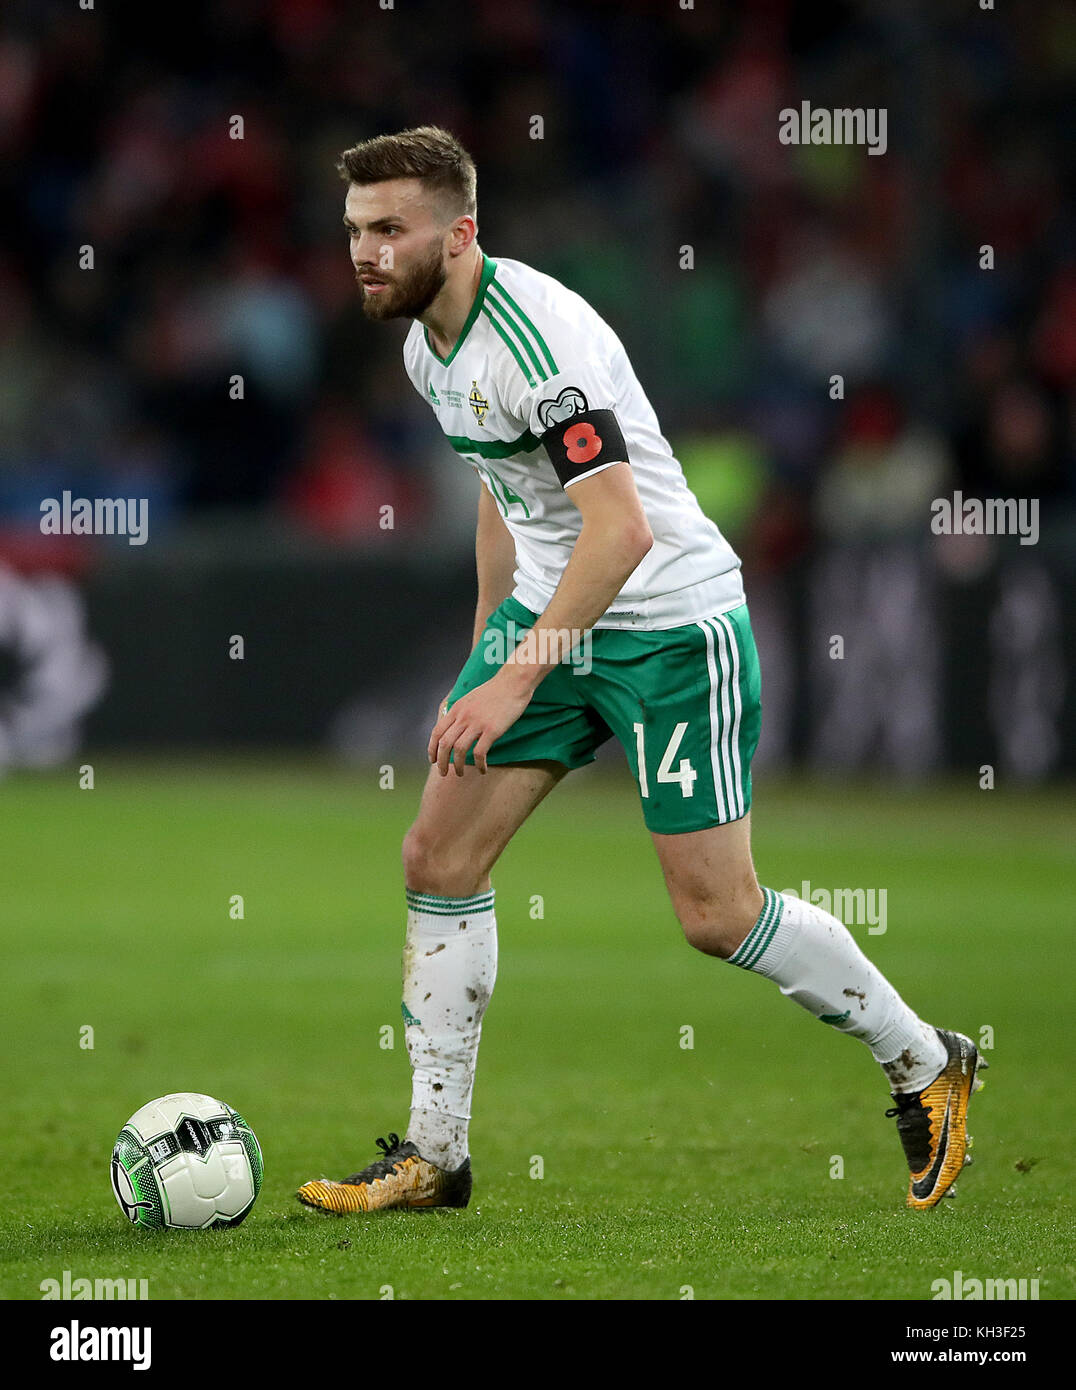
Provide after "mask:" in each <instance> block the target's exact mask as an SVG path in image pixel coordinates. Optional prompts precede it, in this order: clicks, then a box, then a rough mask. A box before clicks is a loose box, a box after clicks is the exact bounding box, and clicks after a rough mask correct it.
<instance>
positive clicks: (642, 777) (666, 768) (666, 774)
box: [632, 720, 699, 797]
mask: <svg viewBox="0 0 1076 1390" xmlns="http://www.w3.org/2000/svg"><path fill="white" fill-rule="evenodd" d="M632 728H633V729H634V730H635V751H636V755H637V759H638V763H639V795H640V796H647V797H648V796H649V795H650V786H649V783H648V782H647V780H646V742H645V739H644V736H643V726H642V725H641V724H633V725H632ZM686 733H687V721H686V720H684V721H683V722H682V723H680V724H677V726H676V728H675V729H673V731H672V737H671V738H670V739H669V742H668V743H667V744H666V745H665V752H664V753H663V754H662V755H661V762H660V763H659V764H658V781H659V782H679V783H680V794H681V796H685V797H687V796H694V795H695V779H696V778H697V777H698V775H699V774H698V773H697V772H696V771H695V769H694V768H693V767H692V766H691V762H690V760H689V759H687V758H681V759H680V766H679V768H678V769H677V770H676V771H675V772H674V771H673V770H672V765H673V759H674V758H675V757H676V754H677V751H678V750H679V747H680V743H681V741H682V739H683V737H684V735H685V734H686Z"/></svg>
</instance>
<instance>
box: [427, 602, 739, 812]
mask: <svg viewBox="0 0 1076 1390" xmlns="http://www.w3.org/2000/svg"><path fill="white" fill-rule="evenodd" d="M536 619H537V614H535V613H532V612H531V610H530V609H529V608H525V607H524V606H523V604H521V603H519V602H518V601H517V600H516V599H514V598H506V599H505V600H504V602H503V603H502V604H501V605H500V607H499V608H496V609H495V610H494V611H493V612H492V613H491V614H490V616H489V620H488V622H487V623H486V626H485V629H484V631H483V633H482V636H481V638H480V639H479V641H478V643H477V645H476V646H475V649H474V651H473V652H472V653H471V655H470V656H469V657H468V659H467V662H466V663H465V665H464V667H463V670H462V671H461V672H460V674H459V677H458V679H457V680H456V684H455V685H454V686H453V687H452V691H451V693H450V694H449V696H448V700H447V702H446V703H447V704H448V705H449V706H451V705H453V704H454V703H455V701H456V700H458V699H459V698H460V697H461V696H462V695H466V694H467V692H468V691H471V690H474V689H475V687H476V686H479V685H483V684H484V683H485V682H486V681H488V680H489V679H490V678H491V676H493V675H494V674H495V672H496V671H497V669H498V668H499V667H500V665H501V664H502V663H503V662H504V660H505V658H506V657H507V656H508V655H510V654H511V652H512V651H513V650H514V649H515V647H516V646H517V644H518V643H519V642H520V641H521V640H522V638H523V636H524V634H525V633H526V631H527V630H528V629H529V628H531V627H532V626H533V625H534V623H535V621H536ZM760 688H761V681H760V676H759V665H758V653H757V651H756V650H755V639H754V637H753V635H752V633H751V621H750V618H749V616H748V612H747V605H746V604H741V605H740V607H739V608H734V609H732V610H731V611H730V612H728V613H719V614H717V615H715V616H714V617H712V618H704V619H702V620H701V621H699V622H696V623H685V624H684V625H683V626H682V627H674V628H668V629H666V630H664V631H660V632H653V631H639V630H625V629H620V628H592V629H591V630H590V632H589V633H588V634H587V637H586V639H585V641H584V642H583V643H582V644H581V645H580V646H579V647H578V648H577V649H576V652H575V653H574V654H573V656H572V658H571V659H570V660H569V661H564V662H561V664H560V665H558V666H555V667H554V668H553V669H552V670H551V671H550V672H549V674H548V675H547V676H545V677H544V679H543V680H542V681H541V683H540V684H539V686H538V688H537V689H536V690H535V692H534V695H533V697H532V698H531V702H530V704H529V705H528V706H527V708H526V709H525V710H524V711H523V713H522V714H521V715H520V717H519V718H518V719H517V720H516V722H515V723H514V724H513V725H512V727H511V728H510V729H508V730H507V731H506V732H505V733H503V734H502V735H501V737H500V738H499V739H497V741H496V742H495V743H494V744H493V745H492V746H491V748H490V750H489V753H488V755H487V762H488V763H490V764H491V765H493V764H496V763H525V762H535V761H538V760H541V759H547V758H548V759H554V760H555V761H557V762H561V763H565V764H566V765H567V766H568V767H570V768H575V767H582V766H583V765H584V764H586V763H591V762H593V761H594V756H595V753H596V751H597V749H598V748H599V747H600V746H601V745H602V744H603V743H604V742H605V741H606V740H607V739H609V738H612V737H615V738H616V739H618V740H619V742H620V744H621V746H622V747H623V749H624V752H625V753H626V754H627V757H628V763H629V765H630V766H631V770H632V773H633V774H634V776H635V780H636V782H637V783H638V786H639V797H640V799H641V801H642V806H643V819H644V820H645V821H646V825H647V828H648V829H650V830H654V831H657V832H658V833H659V834H662V835H675V834H682V833H683V832H685V831H689V830H705V829H707V828H708V827H709V826H711V825H724V824H725V823H726V822H728V821H734V820H739V819H740V818H741V817H742V816H745V815H746V814H747V812H748V811H749V810H750V808H751V759H752V758H753V757H754V754H755V749H756V747H757V746H758V736H759V729H760V728H761V724H762V708H761V704H760V698H759V697H760ZM467 762H469V763H473V762H474V755H473V752H468V754H467Z"/></svg>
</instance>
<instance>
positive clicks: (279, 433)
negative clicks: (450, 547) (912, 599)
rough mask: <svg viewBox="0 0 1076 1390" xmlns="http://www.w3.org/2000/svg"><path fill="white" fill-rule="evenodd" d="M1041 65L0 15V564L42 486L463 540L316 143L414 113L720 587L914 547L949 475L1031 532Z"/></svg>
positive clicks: (1049, 416) (421, 11) (760, 37)
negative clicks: (761, 572) (643, 415)
mask: <svg viewBox="0 0 1076 1390" xmlns="http://www.w3.org/2000/svg"><path fill="white" fill-rule="evenodd" d="M386 5H387V6H388V7H387V8H386V7H384V6H386ZM1074 75H1076V12H1074V11H1073V9H1072V8H1071V7H1070V6H1068V5H1066V4H1064V3H1063V0H1032V2H1031V3H1020V2H1019V0H1017V3H1011V4H1006V5H1005V6H1003V7H1002V6H999V7H998V8H997V9H996V10H994V11H990V10H985V11H984V10H981V9H980V8H979V7H978V6H977V5H975V4H966V3H959V4H957V3H951V2H950V0H935V3H931V4H926V3H923V4H907V3H903V0H902V2H901V3H898V0H893V2H892V3H888V2H879V3H872V4H866V3H835V2H834V0H757V3H756V2H753V3H751V4H750V5H748V4H744V5H743V6H740V7H730V6H727V5H713V4H708V3H703V0H699V3H698V4H697V5H695V6H694V7H691V8H684V7H683V5H682V4H679V3H678V0H635V3H633V0H617V3H612V0H609V3H598V2H597V0H589V3H584V2H583V0H565V2H564V3H556V2H554V0H544V2H543V0H535V2H534V3H530V2H529V0H528V3H523V0H468V2H467V3H464V4H455V5H449V4H445V3H444V0H394V3H389V0H380V3H379V0H362V3H345V2H344V0H214V3H204V2H203V0H196V2H194V3H186V4H184V5H182V6H168V5H153V6H150V5H146V4H144V3H142V4H138V5H136V4H128V3H116V4H110V5H108V6H104V5H101V6H99V7H97V9H95V10H87V11H83V10H80V9H79V8H78V7H77V6H76V5H74V4H72V3H70V0H6V3H5V6H4V11H3V14H2V16H0V198H2V226H3V237H2V244H3V249H2V252H0V559H2V558H4V556H5V554H7V555H8V556H9V557H10V555H11V553H12V551H13V549H14V548H16V547H17V546H18V544H19V543H20V541H19V538H20V537H21V536H25V534H26V532H27V530H36V528H37V521H38V517H39V508H40V502H41V499H42V498H43V497H50V496H59V494H60V492H61V491H62V490H64V489H71V490H72V491H73V492H74V493H75V494H76V495H85V496H99V497H119V496H138V497H146V498H148V499H149V500H150V507H151V514H152V516H153V518H154V524H155V534H156V535H158V536H159V535H160V533H161V528H162V526H171V527H173V528H176V529H181V528H182V527H183V526H184V524H186V523H187V522H189V521H191V520H192V519H198V518H200V517H201V518H203V519H204V518H205V517H207V516H211V515H214V514H219V512H220V509H222V508H223V509H228V510H227V515H229V516H234V515H235V513H236V512H240V513H242V514H243V515H249V516H266V517H270V518H273V519H274V522H276V523H278V524H279V523H283V524H285V525H290V526H293V527H294V528H295V529H296V530H297V531H299V532H303V533H307V534H310V535H313V536H316V537H322V538H325V539H326V540H332V541H336V542H340V543H345V544H353V545H358V546H365V545H367V544H369V545H373V544H378V545H381V544H385V543H391V540H390V541H388V542H387V541H386V536H385V533H384V532H383V531H381V530H380V528H379V518H380V515H381V514H380V511H379V509H380V508H381V507H382V506H383V505H384V504H386V503H389V504H391V505H392V506H394V508H395V509H396V518H397V529H396V533H395V535H396V538H397V539H399V538H400V537H402V536H406V535H408V534H410V535H411V536H413V535H414V534H415V527H421V528H422V530H423V533H424V534H430V533H431V532H432V531H433V530H435V529H437V528H436V526H434V524H433V523H435V522H438V521H439V520H440V519H441V518H442V517H443V516H445V515H450V516H452V517H455V518H457V521H458V525H457V524H456V522H453V526H451V527H449V532H450V534H451V535H452V536H457V537H458V540H459V543H460V544H461V545H463V544H465V543H466V539H467V535H466V525H465V520H466V519H465V518H464V517H463V515H462V513H455V512H452V511H451V508H446V506H445V499H446V497H450V496H451V495H454V494H455V493H456V492H457V491H461V490H460V489H457V487H456V483H457V482H459V481H460V480H461V475H460V474H459V472H458V470H459V469H460V468H461V467H465V465H462V464H461V463H460V461H459V460H458V459H456V458H455V456H454V455H452V453H451V451H450V450H448V449H447V447H446V446H445V445H444V444H443V443H442V441H441V440H440V438H439V436H438V434H437V432H436V429H435V427H434V423H433V419H432V414H431V412H430V411H429V410H428V408H427V407H426V406H425V404H424V403H423V402H421V401H419V400H418V398H417V397H416V396H415V394H414V392H413V391H412V389H411V387H410V385H409V383H408V382H407V380H406V377H405V375H404V372H403V368H402V364H401V361H400V346H401V343H402V339H403V335H404V332H405V331H406V325H394V326H393V327H392V328H390V329H386V328H385V327H383V326H379V325H371V324H367V323H366V321H365V320H364V318H363V316H362V313H361V311H360V310H359V308H358V302H357V295H356V290H355V286H354V283H353V280H352V275H351V268H350V265H349V262H348V255H347V242H346V238H345V236H344V234H343V232H342V229H341V225H340V218H341V212H342V199H343V193H344V186H343V184H342V183H341V182H340V180H339V176H338V174H337V173H336V170H335V162H336V158H337V156H338V154H339V152H340V151H341V150H342V149H344V148H346V147H347V146H348V145H351V144H353V143H355V142H356V141H358V140H360V139H363V138H366V137H368V136H370V135H373V134H376V133H379V132H382V131H389V130H396V129H401V128H404V127H406V126H411V125H418V124H425V123H437V124H441V125H444V126H446V127H448V128H449V129H451V130H452V131H454V132H455V133H456V134H457V135H458V136H459V137H460V139H461V140H462V141H463V143H464V144H465V145H466V146H467V147H468V148H469V149H470V151H471V152H472V154H473V155H474V157H475V159H476V162H477V165H478V171H479V181H478V190H479V221H480V241H481V243H482V245H483V247H484V249H485V250H486V251H487V252H488V253H489V254H491V255H493V256H497V255H502V256H506V257H513V258H516V259H520V260H523V261H526V262H528V263H529V264H531V265H533V266H535V267H537V268H539V269H542V270H545V271H548V272H549V273H551V274H553V275H555V276H557V277H559V278H561V279H562V280H563V281H565V283H567V284H568V285H569V286H571V287H572V288H574V289H577V290H578V291H580V292H581V293H582V294H583V295H584V296H586V297H587V298H588V299H589V300H590V301H591V302H592V303H593V304H594V305H595V307H596V308H597V309H598V310H599V311H600V312H601V313H602V314H603V315H604V316H605V317H606V318H607V319H608V320H609V322H610V323H611V324H612V325H613V327H614V328H615V329H616V330H617V332H618V333H619V334H620V336H621V338H622V339H623V341H624V343H625V345H626V347H627V349H628V352H629V355H630V356H631V358H632V360H633V363H634V365H635V367H636V370H637V372H638V374H639V376H640V379H641V380H642V382H643V385H644V387H645V389H646V390H647V392H648V394H649V396H650V398H651V400H652V402H653V403H654V405H655V407H656V409H657V411H658V415H659V418H660V419H661V422H662V426H663V429H664V432H665V434H666V435H667V436H668V437H669V438H670V440H671V441H672V442H673V444H674V446H675V448H676V450H677V452H678V455H679V456H680V458H681V460H682V462H683V464H684V468H685V471H686V473H687V475H688V478H689V481H690V482H691V484H692V486H693V487H694V488H695V490H696V492H697V493H698V495H699V497H700V500H701V501H702V503H703V505H704V507H705V508H706V509H707V511H709V512H710V514H711V515H713V516H714V518H715V519H716V520H717V521H718V522H719V524H721V525H722V527H723V528H724V529H725V530H726V532H727V533H728V534H729V535H730V537H731V538H732V539H733V541H734V543H736V544H737V545H738V547H739V548H740V550H741V552H742V553H744V554H745V555H749V556H750V557H751V559H752V560H753V562H754V563H755V564H756V565H758V566H760V567H769V568H771V569H780V568H781V567H783V566H785V565H786V564H788V563H791V562H793V561H794V560H795V559H796V558H797V557H798V556H800V555H802V554H803V553H805V551H806V550H807V549H808V548H809V547H810V546H811V545H812V543H813V542H815V541H816V540H818V539H823V540H824V539H826V538H841V539H844V538H854V539H866V540H872V539H875V538H879V537H880V538H886V537H896V536H901V535H912V534H916V535H925V533H926V525H925V521H924V518H925V517H926V515H927V511H928V507H929V500H930V499H931V498H933V497H937V496H940V495H945V494H946V493H947V492H951V491H952V490H953V489H954V488H960V489H962V490H963V491H964V492H965V493H966V494H969V495H972V494H973V495H979V496H1005V497H1019V496H1035V497H1039V498H1041V499H1043V501H1042V505H1043V515H1044V523H1043V524H1044V528H1045V527H1046V526H1047V525H1048V524H1049V517H1050V515H1057V516H1064V515H1066V514H1067V515H1069V516H1071V509H1072V503H1073V498H1074V494H1076V469H1074V458H1073V444H1074V439H1076V259H1074V252H1073V221H1072V207H1071V204H1070V203H1067V202H1066V193H1067V192H1068V191H1070V190H1068V189H1067V188H1066V168H1065V161H1064V141H1065V137H1066V134H1067V133H1068V130H1067V125H1066V112H1067V109H1068V108H1067V107H1066V105H1065V101H1064V97H1065V94H1066V92H1071V85H1072V80H1073V77H1074ZM803 100H809V101H810V102H811V103H812V105H813V106H815V107H820V106H829V107H885V108H886V109H887V112H888V150H887V152H886V153H885V154H884V155H882V156H878V157H875V156H871V155H869V154H868V153H867V150H866V149H864V148H862V147H854V146H852V147H840V146H791V145H783V144H781V143H780V142H779V141H778V139H777V134H778V113H779V111H780V110H781V109H782V108H784V107H788V106H798V105H799V103H800V102H801V101H803ZM237 116H239V117H241V118H242V139H233V138H231V135H232V134H234V133H235V132H236V129H237V127H236V124H235V121H234V118H235V117H237ZM535 116H541V118H542V124H541V134H542V138H541V139H534V138H532V133H533V132H534V131H535V129H536V127H535V125H534V123H533V119H532V118H533V117H535ZM984 247H985V248H991V251H990V252H989V253H984V251H983V248H984ZM91 254H92V268H90V264H89V261H88V257H89V255H91ZM984 254H985V255H986V261H987V265H986V267H985V268H984ZM990 255H992V257H993V261H992V268H989V257H990ZM235 374H241V375H242V377H243V380H244V399H243V401H242V402H241V403H239V402H236V401H235V400H233V399H231V395H230V392H229V379H230V378H231V377H232V376H233V375H235ZM834 377H839V378H840V379H841V380H840V382H839V383H838V384H837V385H835V384H834V380H833V379H834ZM465 481H467V489H468V491H467V493H466V495H468V496H469V495H470V490H471V488H472V483H471V480H470V479H469V474H468V479H467V480H465ZM1051 505H1053V506H1054V507H1055V510H1054V512H1053V513H1051V512H1050V507H1051ZM453 528H454V529H453Z"/></svg>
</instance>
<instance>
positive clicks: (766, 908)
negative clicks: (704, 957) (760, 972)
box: [729, 888, 777, 970]
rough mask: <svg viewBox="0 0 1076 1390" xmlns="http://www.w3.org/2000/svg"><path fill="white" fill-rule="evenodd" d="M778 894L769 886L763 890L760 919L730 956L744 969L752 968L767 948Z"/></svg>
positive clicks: (735, 963) (733, 962) (733, 961)
mask: <svg viewBox="0 0 1076 1390" xmlns="http://www.w3.org/2000/svg"><path fill="white" fill-rule="evenodd" d="M776 896H777V895H776V894H775V893H774V892H773V891H772V890H771V889H769V888H763V890H762V899H763V901H762V911H761V912H760V913H759V914H758V921H757V922H756V923H755V925H754V926H753V927H752V928H751V930H750V931H749V932H748V934H747V937H746V938H745V940H744V941H743V942H742V943H741V945H740V946H739V947H737V949H736V952H735V953H734V954H733V955H732V956H730V957H729V959H730V961H731V963H732V964H733V965H738V966H740V968H741V969H743V970H750V969H751V967H752V965H754V963H755V961H756V960H757V959H758V957H759V955H760V954H761V953H762V951H763V950H765V946H766V943H767V942H768V939H769V938H768V937H767V936H766V931H767V929H768V927H769V926H770V923H771V921H772V920H773V915H774V912H775V911H776V908H777V903H776Z"/></svg>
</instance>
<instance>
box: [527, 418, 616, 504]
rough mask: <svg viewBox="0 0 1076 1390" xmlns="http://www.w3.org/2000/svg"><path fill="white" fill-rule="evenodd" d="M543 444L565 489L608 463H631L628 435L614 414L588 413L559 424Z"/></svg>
mask: <svg viewBox="0 0 1076 1390" xmlns="http://www.w3.org/2000/svg"><path fill="white" fill-rule="evenodd" d="M539 414H541V412H540V411H539ZM541 440H542V443H543V444H544V445H545V447H546V452H547V453H548V454H549V461H550V462H551V463H552V465H553V468H554V469H555V471H556V474H557V477H558V478H559V479H560V485H561V487H566V486H567V485H568V484H569V483H570V482H572V481H573V479H575V478H579V477H582V475H583V474H584V473H592V472H593V471H594V470H595V469H596V468H601V467H602V466H603V465H605V464H607V463H626V462H627V461H628V451H627V448H626V446H625V444H624V435H623V433H622V432H621V429H620V426H619V425H618V424H617V419H616V416H615V415H614V414H613V412H612V411H611V410H584V411H582V412H581V413H580V414H579V415H573V416H572V417H571V418H570V419H568V420H558V421H557V423H556V424H554V425H552V426H551V427H550V428H549V429H547V430H546V432H545V433H544V434H543V435H542V436H541Z"/></svg>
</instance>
